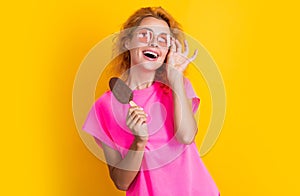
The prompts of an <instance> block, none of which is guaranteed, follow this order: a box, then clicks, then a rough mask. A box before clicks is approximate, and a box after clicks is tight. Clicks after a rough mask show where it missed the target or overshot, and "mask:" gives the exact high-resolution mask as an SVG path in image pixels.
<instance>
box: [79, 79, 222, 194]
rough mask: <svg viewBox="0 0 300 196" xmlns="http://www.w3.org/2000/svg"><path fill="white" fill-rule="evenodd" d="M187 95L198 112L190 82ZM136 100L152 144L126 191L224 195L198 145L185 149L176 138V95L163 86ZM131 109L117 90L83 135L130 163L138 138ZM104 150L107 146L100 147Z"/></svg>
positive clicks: (100, 104)
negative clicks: (130, 117) (130, 118)
mask: <svg viewBox="0 0 300 196" xmlns="http://www.w3.org/2000/svg"><path fill="white" fill-rule="evenodd" d="M184 81H185V82H184V83H185V90H186V95H187V97H188V98H190V99H192V109H193V112H196V111H197V109H198V106H199V102H200V99H199V98H198V97H197V96H196V94H195V92H194V90H193V87H192V85H191V83H190V82H189V81H188V80H187V79H185V80H184ZM133 101H134V102H135V103H136V104H137V105H139V106H141V107H142V108H143V109H144V111H145V112H146V113H147V114H148V118H147V126H148V133H149V139H148V142H147V145H146V147H145V153H144V157H143V161H142V165H141V168H140V171H139V173H138V174H137V176H136V178H135V180H134V181H133V183H132V184H131V185H130V187H129V189H128V190H127V191H126V195H128V196H147V195H151V196H152V195H154V196H168V195H170V196H177V195H178V196H183V195H184V196H218V195H219V191H218V188H217V186H216V184H215V183H214V181H213V179H212V177H211V176H210V174H209V172H208V171H207V169H206V168H205V165H204V164H203V162H202V160H201V158H200V156H199V153H198V150H197V147H196V145H195V143H192V144H190V145H184V144H181V143H179V142H178V141H177V140H176V138H175V136H174V106H173V92H172V91H167V90H166V89H163V88H162V85H161V84H160V83H158V82H154V84H153V85H152V86H150V87H148V88H145V89H142V90H134V91H133ZM128 109H129V104H121V103H119V102H118V101H117V100H116V99H115V97H114V96H113V94H112V92H111V91H108V92H106V93H105V94H103V95H102V96H101V97H100V98H99V99H98V100H97V101H96V102H95V104H94V105H93V106H92V108H91V111H90V112H89V114H88V117H87V119H86V121H85V124H84V125H83V130H85V131H86V132H88V133H90V134H91V135H93V136H94V137H95V138H96V139H97V140H99V141H101V142H103V143H105V144H106V145H108V146H109V147H111V148H113V149H114V150H117V151H118V152H120V154H121V156H122V157H123V158H124V157H125V156H126V153H127V152H128V149H129V148H130V146H131V144H132V142H133V140H134V136H133V134H131V131H130V130H129V129H128V127H127V126H126V116H127V112H128ZM100 146H101V145H100Z"/></svg>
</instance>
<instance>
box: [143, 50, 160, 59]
mask: <svg viewBox="0 0 300 196" xmlns="http://www.w3.org/2000/svg"><path fill="white" fill-rule="evenodd" d="M144 54H151V55H153V56H155V58H157V56H158V54H156V53H155V52H152V51H145V52H144Z"/></svg>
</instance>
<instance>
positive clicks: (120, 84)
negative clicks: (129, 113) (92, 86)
mask: <svg viewBox="0 0 300 196" xmlns="http://www.w3.org/2000/svg"><path fill="white" fill-rule="evenodd" d="M109 88H110V90H111V91H112V93H113V95H114V96H115V98H116V99H117V100H118V101H119V102H120V103H123V104H128V103H129V105H130V106H137V105H136V103H134V102H133V101H132V99H133V92H132V90H131V89H130V88H129V87H128V86H127V84H125V82H124V81H123V80H121V79H120V78H117V77H112V78H111V79H110V80H109Z"/></svg>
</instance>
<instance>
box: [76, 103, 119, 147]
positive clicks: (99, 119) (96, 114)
mask: <svg viewBox="0 0 300 196" xmlns="http://www.w3.org/2000/svg"><path fill="white" fill-rule="evenodd" d="M104 115H105V114H104V112H103V109H102V108H101V105H100V104H97V102H96V103H95V104H93V106H92V108H91V110H90V111H89V113H88V115H87V118H86V120H85V122H84V124H83V127H82V129H83V130H84V131H86V132H87V133H89V134H91V135H92V136H93V137H94V138H95V140H96V142H97V144H98V145H99V146H100V147H102V146H101V143H102V142H103V143H105V144H106V145H108V146H109V147H111V148H113V149H115V150H116V149H117V148H116V145H115V144H114V141H113V139H112V137H111V135H110V133H109V130H108V128H107V125H106V121H105V118H104Z"/></svg>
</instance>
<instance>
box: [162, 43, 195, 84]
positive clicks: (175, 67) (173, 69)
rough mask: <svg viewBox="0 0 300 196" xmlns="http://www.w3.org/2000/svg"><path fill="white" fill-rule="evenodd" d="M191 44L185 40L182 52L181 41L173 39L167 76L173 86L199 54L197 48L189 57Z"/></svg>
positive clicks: (168, 59) (168, 58) (168, 57)
mask: <svg viewBox="0 0 300 196" xmlns="http://www.w3.org/2000/svg"><path fill="white" fill-rule="evenodd" d="M188 54H189V46H188V42H187V41H186V40H185V41H184V51H183V52H182V46H181V43H180V42H179V41H178V40H177V39H176V40H175V39H172V40H171V47H170V51H169V53H168V56H167V62H166V63H167V65H166V70H167V76H168V80H169V83H170V85H171V87H173V85H174V83H175V82H176V81H178V80H179V79H182V77H183V72H184V70H185V69H186V67H187V66H188V64H189V63H190V62H192V61H193V60H195V58H196V57H197V54H198V50H195V52H194V54H193V56H192V57H190V58H188V57H187V55H188Z"/></svg>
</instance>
